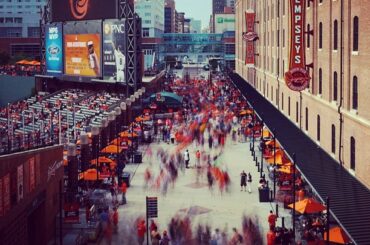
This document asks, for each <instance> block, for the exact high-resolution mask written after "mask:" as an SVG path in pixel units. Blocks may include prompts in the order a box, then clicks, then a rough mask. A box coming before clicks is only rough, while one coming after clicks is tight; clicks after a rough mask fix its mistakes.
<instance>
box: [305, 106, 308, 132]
mask: <svg viewBox="0 0 370 245" xmlns="http://www.w3.org/2000/svg"><path fill="white" fill-rule="evenodd" d="M305 114H306V118H305V119H306V131H308V108H307V107H306V110H305Z"/></svg>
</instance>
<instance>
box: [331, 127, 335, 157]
mask: <svg viewBox="0 0 370 245" xmlns="http://www.w3.org/2000/svg"><path fill="white" fill-rule="evenodd" d="M331 152H332V153H334V154H335V126H334V124H332V125H331Z"/></svg>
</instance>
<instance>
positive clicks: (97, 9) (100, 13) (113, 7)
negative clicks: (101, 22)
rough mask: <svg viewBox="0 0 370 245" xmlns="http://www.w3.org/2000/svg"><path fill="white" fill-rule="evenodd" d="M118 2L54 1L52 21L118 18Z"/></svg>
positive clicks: (114, 0)
mask: <svg viewBox="0 0 370 245" xmlns="http://www.w3.org/2000/svg"><path fill="white" fill-rule="evenodd" d="M117 9H118V8H117V0H104V1H103V0H52V1H51V21H52V22H59V21H77V20H94V19H114V18H117V15H118V14H117Z"/></svg>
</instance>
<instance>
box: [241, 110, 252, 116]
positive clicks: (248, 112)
mask: <svg viewBox="0 0 370 245" xmlns="http://www.w3.org/2000/svg"><path fill="white" fill-rule="evenodd" d="M252 113H253V111H252V110H251V109H247V110H242V111H241V112H240V113H239V115H241V116H243V115H247V114H252Z"/></svg>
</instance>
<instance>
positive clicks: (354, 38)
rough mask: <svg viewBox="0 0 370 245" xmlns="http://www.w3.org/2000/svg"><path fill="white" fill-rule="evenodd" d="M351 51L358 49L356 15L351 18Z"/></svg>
mask: <svg viewBox="0 0 370 245" xmlns="http://www.w3.org/2000/svg"><path fill="white" fill-rule="evenodd" d="M353 51H358V17H357V16H355V17H354V18H353Z"/></svg>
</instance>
